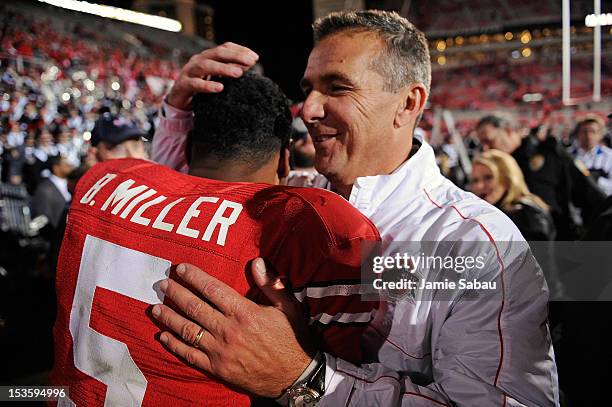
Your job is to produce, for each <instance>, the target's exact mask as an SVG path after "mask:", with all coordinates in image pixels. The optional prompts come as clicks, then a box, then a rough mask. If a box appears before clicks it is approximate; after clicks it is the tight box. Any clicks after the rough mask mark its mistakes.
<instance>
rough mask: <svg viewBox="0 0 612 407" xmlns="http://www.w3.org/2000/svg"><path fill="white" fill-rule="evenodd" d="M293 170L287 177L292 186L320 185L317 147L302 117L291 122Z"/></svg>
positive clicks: (288, 183)
mask: <svg viewBox="0 0 612 407" xmlns="http://www.w3.org/2000/svg"><path fill="white" fill-rule="evenodd" d="M291 139H292V141H293V142H292V143H291V148H290V157H291V172H289V176H288V177H287V185H291V186H308V187H312V186H319V185H315V182H316V175H317V174H318V173H317V170H316V169H315V167H314V159H315V154H316V152H315V148H314V144H313V142H312V137H310V134H308V129H307V128H306V126H305V125H304V122H303V121H302V119H301V118H299V117H296V118H295V119H293V122H292V123H291Z"/></svg>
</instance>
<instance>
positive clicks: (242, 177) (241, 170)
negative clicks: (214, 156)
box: [189, 161, 278, 184]
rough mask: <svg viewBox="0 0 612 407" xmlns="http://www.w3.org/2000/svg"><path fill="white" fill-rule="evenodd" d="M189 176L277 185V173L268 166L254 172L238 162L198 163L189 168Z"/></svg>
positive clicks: (249, 167)
mask: <svg viewBox="0 0 612 407" xmlns="http://www.w3.org/2000/svg"><path fill="white" fill-rule="evenodd" d="M189 175H193V176H195V177H200V178H208V179H214V180H217V181H225V182H258V183H266V184H277V183H278V177H277V176H276V171H274V169H270V168H268V167H267V166H262V167H260V168H259V169H257V170H253V168H251V166H249V165H242V164H237V163H236V162H230V163H219V162H218V161H217V162H214V163H213V162H206V161H203V162H198V163H192V165H191V166H190V167H189Z"/></svg>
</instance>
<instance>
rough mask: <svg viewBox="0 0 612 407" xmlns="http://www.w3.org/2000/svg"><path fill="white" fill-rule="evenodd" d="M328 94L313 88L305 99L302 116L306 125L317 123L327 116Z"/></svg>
mask: <svg viewBox="0 0 612 407" xmlns="http://www.w3.org/2000/svg"><path fill="white" fill-rule="evenodd" d="M325 100H326V96H325V95H323V94H322V93H321V92H318V91H315V90H313V91H312V92H310V93H309V94H308V97H307V98H306V100H305V101H304V105H303V106H302V110H301V111H300V117H301V118H302V120H304V123H306V125H309V124H314V123H317V122H319V121H321V120H323V119H324V118H325Z"/></svg>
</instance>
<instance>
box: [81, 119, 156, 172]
mask: <svg viewBox="0 0 612 407" xmlns="http://www.w3.org/2000/svg"><path fill="white" fill-rule="evenodd" d="M143 136H144V132H143V131H142V130H140V129H139V128H138V126H137V125H136V124H135V123H133V122H131V121H128V120H126V119H124V118H122V117H119V116H116V115H113V114H111V113H109V112H107V113H104V114H103V115H102V116H101V117H100V118H99V119H98V121H97V122H96V125H95V127H94V129H93V131H92V135H91V147H90V149H89V151H88V153H87V161H88V163H89V164H90V165H93V164H95V163H96V162H101V161H106V160H111V159H116V158H141V159H148V155H147V152H146V150H145V146H144V142H143V141H142V138H143Z"/></svg>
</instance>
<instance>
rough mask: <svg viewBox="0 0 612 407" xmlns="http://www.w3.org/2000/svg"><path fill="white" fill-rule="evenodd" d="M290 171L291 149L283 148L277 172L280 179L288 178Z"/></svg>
mask: <svg viewBox="0 0 612 407" xmlns="http://www.w3.org/2000/svg"><path fill="white" fill-rule="evenodd" d="M290 170H291V167H290V166H289V149H288V148H283V149H282V150H281V152H280V157H279V158H278V169H277V170H276V173H277V174H278V178H285V177H288V176H289V171H290Z"/></svg>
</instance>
